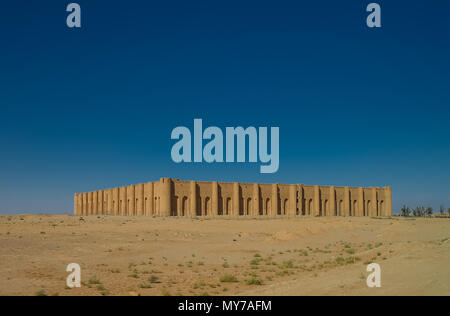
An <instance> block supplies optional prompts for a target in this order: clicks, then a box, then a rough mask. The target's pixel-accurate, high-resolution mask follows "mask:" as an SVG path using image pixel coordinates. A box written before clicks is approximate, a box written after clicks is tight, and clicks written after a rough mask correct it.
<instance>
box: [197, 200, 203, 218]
mask: <svg viewBox="0 0 450 316" xmlns="http://www.w3.org/2000/svg"><path fill="white" fill-rule="evenodd" d="M202 211H203V207H202V198H201V197H197V210H196V212H195V215H196V216H202Z"/></svg>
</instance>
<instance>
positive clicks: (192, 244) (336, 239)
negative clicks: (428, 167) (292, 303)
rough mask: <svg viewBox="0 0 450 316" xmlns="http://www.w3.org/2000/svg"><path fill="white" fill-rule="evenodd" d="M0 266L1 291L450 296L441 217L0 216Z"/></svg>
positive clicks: (448, 240)
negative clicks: (372, 279)
mask: <svg viewBox="0 0 450 316" xmlns="http://www.w3.org/2000/svg"><path fill="white" fill-rule="evenodd" d="M0 258H1V260H0V295H49V296H50V295H59V296H63V295H211V296H212V295H243V296H247V295H450V268H449V267H450V219H423V218H420V219H415V218H409V219H408V218H407V219H404V218H397V217H393V218H258V219H255V218H242V219H227V218H221V219H215V218H205V219H201V218H194V219H188V218H145V217H142V218H138V217H107V216H87V217H82V218H81V217H75V216H68V215H56V216H48V215H23V216H0ZM371 262H375V263H378V264H379V265H380V266H381V269H382V275H381V278H382V281H381V282H382V287H381V288H368V287H367V285H366V278H367V276H368V274H369V273H368V272H366V266H367V265H368V264H369V263H371ZM69 263H78V264H79V265H80V266H81V278H82V286H81V288H74V289H70V288H68V287H67V286H66V277H67V276H68V275H69V273H68V272H66V266H67V265H68V264H69Z"/></svg>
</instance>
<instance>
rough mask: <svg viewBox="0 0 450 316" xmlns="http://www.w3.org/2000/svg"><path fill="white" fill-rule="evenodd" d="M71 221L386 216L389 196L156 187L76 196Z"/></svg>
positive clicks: (289, 187) (289, 188) (369, 191)
mask: <svg viewBox="0 0 450 316" xmlns="http://www.w3.org/2000/svg"><path fill="white" fill-rule="evenodd" d="M75 215H119V216H192V217H193V216H221V215H225V216H277V215H280V216H296V215H298V216H390V215H392V190H391V188H390V187H385V188H377V187H373V188H362V187H358V188H355V187H338V186H319V185H304V184H261V183H238V182H234V183H223V182H200V181H198V182H197V181H180V180H175V179H170V178H162V179H160V181H156V182H149V183H143V184H138V185H130V186H126V187H121V188H114V189H107V190H101V191H94V192H89V193H76V194H75Z"/></svg>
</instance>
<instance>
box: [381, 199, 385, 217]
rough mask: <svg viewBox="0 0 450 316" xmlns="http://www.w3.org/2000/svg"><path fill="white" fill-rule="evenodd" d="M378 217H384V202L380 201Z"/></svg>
mask: <svg viewBox="0 0 450 316" xmlns="http://www.w3.org/2000/svg"><path fill="white" fill-rule="evenodd" d="M380 216H384V201H380Z"/></svg>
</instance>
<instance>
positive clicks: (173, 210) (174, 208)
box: [170, 196, 178, 216]
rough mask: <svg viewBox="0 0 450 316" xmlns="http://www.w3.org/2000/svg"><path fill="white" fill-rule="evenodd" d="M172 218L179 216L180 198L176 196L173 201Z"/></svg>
mask: <svg viewBox="0 0 450 316" xmlns="http://www.w3.org/2000/svg"><path fill="white" fill-rule="evenodd" d="M170 213H171V214H170V215H171V216H178V196H174V197H173V199H172V210H171V212H170Z"/></svg>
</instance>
